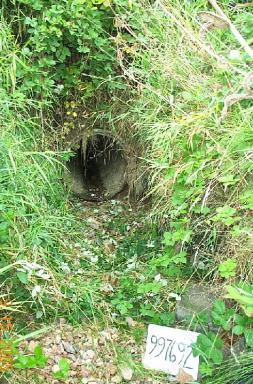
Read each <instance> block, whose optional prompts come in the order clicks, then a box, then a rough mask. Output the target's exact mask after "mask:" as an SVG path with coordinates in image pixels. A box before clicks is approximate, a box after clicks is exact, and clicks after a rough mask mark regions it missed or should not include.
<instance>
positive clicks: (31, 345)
mask: <svg viewBox="0 0 253 384" xmlns="http://www.w3.org/2000/svg"><path fill="white" fill-rule="evenodd" d="M37 345H38V343H37V342H36V341H34V340H31V341H30V343H29V344H28V351H29V352H31V353H33V352H34V348H35V347H36V346H37Z"/></svg>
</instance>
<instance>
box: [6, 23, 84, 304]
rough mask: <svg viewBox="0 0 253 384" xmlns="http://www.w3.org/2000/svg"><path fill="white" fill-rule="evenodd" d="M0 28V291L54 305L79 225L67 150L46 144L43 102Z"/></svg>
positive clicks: (9, 37)
mask: <svg viewBox="0 0 253 384" xmlns="http://www.w3.org/2000/svg"><path fill="white" fill-rule="evenodd" d="M0 33H1V38H0V41H1V44H2V49H3V51H4V53H5V55H4V59H3V60H1V63H0V78H1V98H0V117H1V132H0V202H1V203H0V246H1V257H0V271H1V272H2V273H1V274H0V279H1V280H0V282H1V291H2V292H5V293H6V295H7V296H8V297H9V298H10V300H14V301H19V302H26V303H27V305H28V304H29V306H30V308H34V309H36V306H37V305H38V306H41V305H42V308H43V310H44V312H45V311H46V310H45V308H51V310H52V311H54V310H53V308H54V307H55V303H56V302H57V301H59V300H61V298H62V296H63V295H62V293H61V290H60V287H61V284H62V283H61V282H62V278H63V274H62V272H61V270H60V267H59V265H60V264H61V263H62V262H63V261H65V260H66V257H68V255H70V254H71V250H70V245H69V239H70V238H71V237H72V236H73V234H72V233H71V232H73V233H76V230H77V226H75V225H76V224H75V218H74V216H73V214H72V213H71V210H68V204H69V203H68V193H67V190H66V189H65V188H64V185H63V183H62V181H61V179H62V169H63V164H62V161H63V160H64V159H65V157H66V156H68V153H61V152H57V151H53V150H52V149H48V150H47V149H45V147H44V131H43V128H44V120H43V113H42V112H43V108H44V105H43V103H42V102H40V101H36V100H31V99H30V98H29V96H28V95H27V94H26V93H23V91H22V88H21V86H19V84H18V80H17V70H18V69H20V66H21V67H22V66H25V65H27V63H26V61H25V59H24V58H23V57H22V54H21V52H20V51H19V49H18V47H17V45H16V44H15V40H14V37H13V36H12V34H11V32H10V28H9V27H8V26H7V25H6V24H4V22H3V21H2V22H1V28H0ZM15 61H17V62H18V65H15ZM17 68H18V69H17ZM53 303H54V305H53Z"/></svg>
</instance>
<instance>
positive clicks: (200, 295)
mask: <svg viewBox="0 0 253 384" xmlns="http://www.w3.org/2000/svg"><path fill="white" fill-rule="evenodd" d="M217 298H218V295H217V294H215V293H212V292H211V289H210V286H206V285H202V284H195V285H192V286H191V287H189V288H188V289H186V291H185V292H184V293H183V295H182V299H181V301H177V304H176V311H175V313H176V319H177V321H185V320H188V319H190V318H192V317H193V316H196V315H201V314H205V313H206V314H207V315H208V325H209V326H210V327H212V321H211V311H212V307H213V304H214V302H215V300H216V299H217Z"/></svg>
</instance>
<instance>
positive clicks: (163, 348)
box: [143, 324, 199, 380]
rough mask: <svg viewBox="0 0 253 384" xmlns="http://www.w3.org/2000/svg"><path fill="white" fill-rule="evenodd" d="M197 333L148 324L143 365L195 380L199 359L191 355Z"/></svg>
mask: <svg viewBox="0 0 253 384" xmlns="http://www.w3.org/2000/svg"><path fill="white" fill-rule="evenodd" d="M198 335H199V334H198V333H197V332H191V331H184V330H182V329H176V328H169V327H162V326H160V325H154V324H150V325H149V327H148V337H147V345H146V352H145V355H144V358H143V365H144V367H145V368H148V369H155V370H159V371H163V372H166V373H169V374H171V375H172V376H178V375H180V374H182V372H184V373H185V374H186V375H187V374H188V375H189V377H190V376H192V378H193V380H197V377H198V368H199V358H198V357H194V356H193V354H192V344H193V343H195V342H196V341H197V337H198Z"/></svg>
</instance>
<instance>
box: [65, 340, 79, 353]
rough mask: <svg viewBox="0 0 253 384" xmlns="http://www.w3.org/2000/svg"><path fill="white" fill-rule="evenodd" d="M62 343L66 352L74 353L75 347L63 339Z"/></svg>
mask: <svg viewBox="0 0 253 384" xmlns="http://www.w3.org/2000/svg"><path fill="white" fill-rule="evenodd" d="M62 345H63V348H64V349H65V351H66V352H68V353H72V354H74V353H75V352H76V351H75V348H74V347H73V345H72V344H70V343H69V342H67V341H63V342H62Z"/></svg>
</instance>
